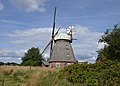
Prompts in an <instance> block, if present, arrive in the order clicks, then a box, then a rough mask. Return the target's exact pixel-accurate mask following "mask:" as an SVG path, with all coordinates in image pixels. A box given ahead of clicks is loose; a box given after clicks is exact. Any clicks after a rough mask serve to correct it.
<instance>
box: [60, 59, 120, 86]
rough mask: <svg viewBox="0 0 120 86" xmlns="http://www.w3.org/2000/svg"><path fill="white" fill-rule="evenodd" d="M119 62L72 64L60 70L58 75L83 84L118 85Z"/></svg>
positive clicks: (119, 75)
mask: <svg viewBox="0 0 120 86" xmlns="http://www.w3.org/2000/svg"><path fill="white" fill-rule="evenodd" d="M119 69H120V63H119V62H112V61H106V62H104V63H95V64H87V63H83V64H74V65H70V66H68V67H66V68H64V69H63V70H61V71H60V75H59V77H60V78H62V79H66V80H68V81H69V82H72V83H74V84H76V83H77V84H79V85H85V86H88V85H89V86H104V85H107V86H111V85H112V86H113V85H120V82H119V81H120V78H119V77H120V70H119Z"/></svg>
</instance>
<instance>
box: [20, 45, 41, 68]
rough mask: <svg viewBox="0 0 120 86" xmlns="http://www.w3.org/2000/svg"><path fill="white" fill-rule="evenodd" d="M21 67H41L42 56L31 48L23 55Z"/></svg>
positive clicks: (36, 49) (37, 50)
mask: <svg viewBox="0 0 120 86" xmlns="http://www.w3.org/2000/svg"><path fill="white" fill-rule="evenodd" d="M21 65H24V66H41V65H42V56H41V54H40V51H39V49H38V48H34V47H32V48H31V49H29V50H28V51H27V53H25V56H24V57H22V63H21Z"/></svg>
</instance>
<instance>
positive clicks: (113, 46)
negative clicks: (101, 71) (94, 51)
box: [98, 25, 120, 61]
mask: <svg viewBox="0 0 120 86" xmlns="http://www.w3.org/2000/svg"><path fill="white" fill-rule="evenodd" d="M99 42H101V43H102V42H104V43H106V45H105V46H104V48H103V49H100V50H99V51H98V58H102V60H114V61H120V27H118V26H117V25H115V26H114V29H113V30H112V31H111V32H110V31H109V30H107V31H106V32H105V34H104V35H103V36H102V37H101V39H99Z"/></svg>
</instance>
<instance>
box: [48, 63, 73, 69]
mask: <svg viewBox="0 0 120 86" xmlns="http://www.w3.org/2000/svg"><path fill="white" fill-rule="evenodd" d="M72 64H74V63H73V62H50V67H51V68H64V67H66V66H69V65H72Z"/></svg>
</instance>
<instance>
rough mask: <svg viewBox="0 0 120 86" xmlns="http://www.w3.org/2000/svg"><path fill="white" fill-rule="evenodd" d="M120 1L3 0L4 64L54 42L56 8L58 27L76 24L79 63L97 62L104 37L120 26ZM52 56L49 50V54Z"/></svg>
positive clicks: (0, 45) (0, 41) (0, 36)
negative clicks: (114, 27) (52, 36)
mask: <svg viewBox="0 0 120 86" xmlns="http://www.w3.org/2000/svg"><path fill="white" fill-rule="evenodd" d="M119 4H120V0H0V30H1V31H0V56H2V57H0V61H5V62H8V61H15V62H20V58H19V57H9V58H7V57H4V56H20V57H21V56H23V55H24V52H26V51H27V50H28V49H29V48H31V47H39V48H40V49H41V50H42V49H43V48H44V46H45V44H47V42H48V41H49V40H50V33H51V29H52V22H53V12H54V5H56V6H57V16H56V28H62V29H61V31H64V32H65V28H67V27H68V26H69V25H74V26H75V28H76V33H74V38H76V39H77V40H76V41H74V42H73V44H72V45H73V49H74V52H75V55H76V58H77V60H79V61H89V62H94V61H95V59H96V56H97V53H96V51H97V50H99V49H100V48H101V47H102V46H103V44H98V40H99V38H100V36H101V35H102V34H103V33H104V31H105V30H106V29H112V28H113V25H114V24H120V20H119V18H120V9H119ZM45 57H48V51H46V53H45Z"/></svg>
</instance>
